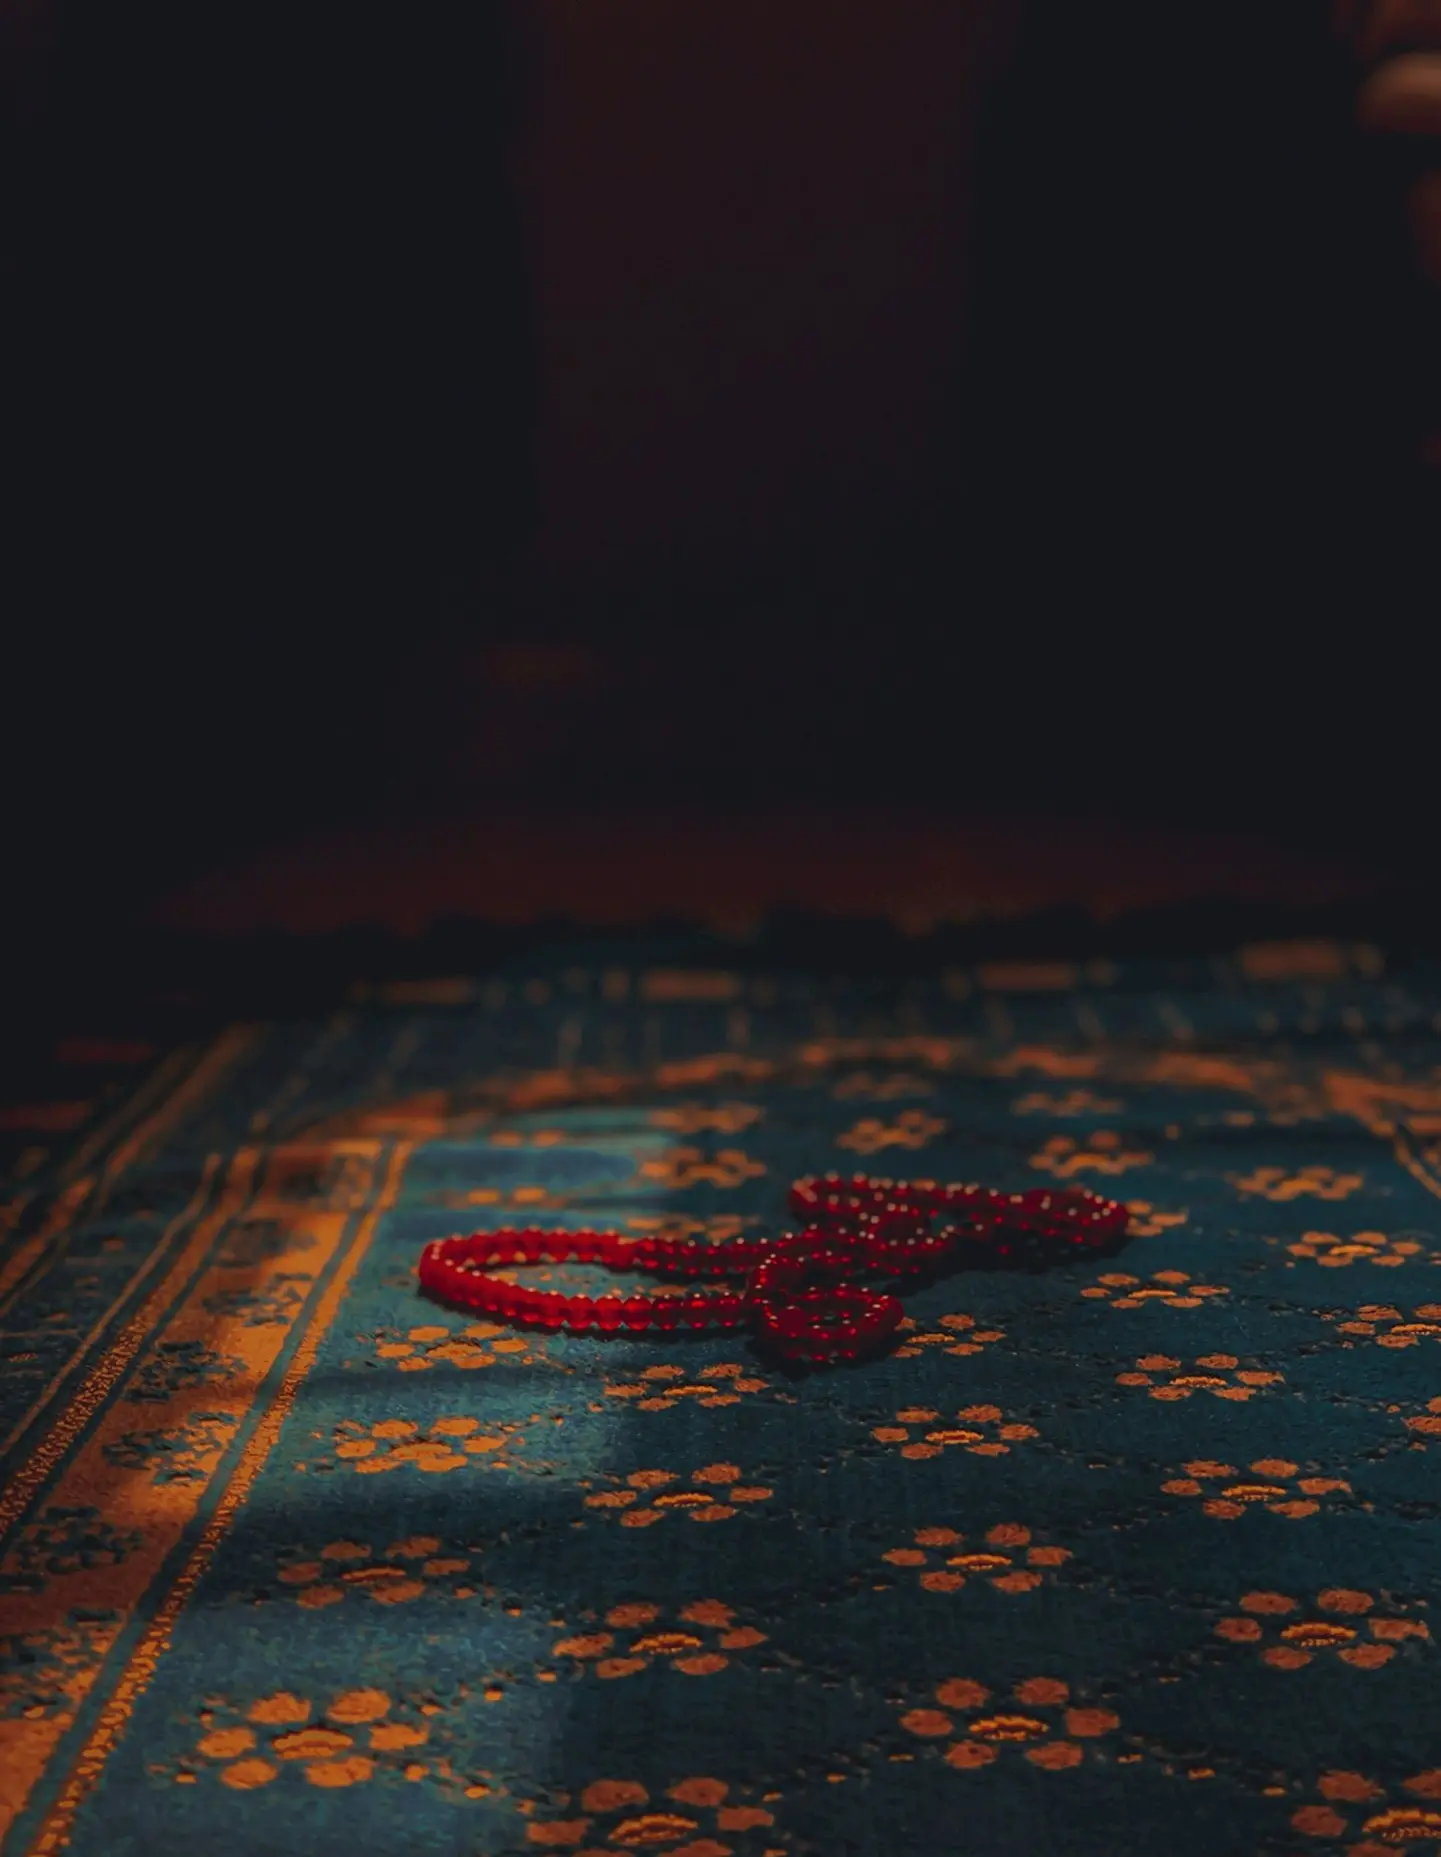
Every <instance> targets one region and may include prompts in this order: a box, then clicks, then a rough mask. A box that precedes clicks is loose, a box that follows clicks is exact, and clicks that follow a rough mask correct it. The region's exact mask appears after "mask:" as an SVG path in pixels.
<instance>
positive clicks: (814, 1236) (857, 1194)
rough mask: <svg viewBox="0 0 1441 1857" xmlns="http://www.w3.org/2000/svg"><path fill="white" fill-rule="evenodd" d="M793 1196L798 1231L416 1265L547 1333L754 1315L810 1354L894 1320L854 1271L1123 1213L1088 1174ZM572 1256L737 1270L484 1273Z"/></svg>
mask: <svg viewBox="0 0 1441 1857" xmlns="http://www.w3.org/2000/svg"><path fill="white" fill-rule="evenodd" d="M790 1206H791V1211H792V1212H793V1213H794V1214H795V1215H796V1216H797V1217H798V1218H800V1219H803V1220H804V1221H805V1227H804V1229H803V1230H802V1231H800V1232H799V1233H796V1234H790V1235H787V1236H785V1237H783V1238H780V1239H767V1240H758V1239H747V1238H736V1239H732V1240H731V1241H730V1242H729V1243H726V1244H720V1245H705V1244H698V1243H697V1242H696V1241H695V1240H694V1239H691V1238H625V1237H622V1236H621V1234H620V1233H619V1232H614V1231H579V1232H554V1231H541V1230H538V1229H535V1228H526V1229H523V1230H518V1229H515V1228H506V1229H504V1230H501V1231H494V1232H475V1233H473V1234H472V1235H471V1236H470V1237H468V1238H437V1239H436V1240H434V1242H433V1243H431V1244H428V1245H427V1246H426V1247H425V1249H424V1251H423V1252H422V1253H421V1257H420V1268H419V1277H420V1282H421V1286H422V1288H423V1289H425V1290H427V1291H428V1292H429V1293H430V1294H431V1295H432V1296H436V1297H438V1298H440V1299H441V1300H442V1301H444V1302H448V1303H454V1304H457V1305H459V1306H460V1307H462V1308H465V1309H473V1310H476V1311H478V1312H479V1313H481V1314H482V1315H487V1316H493V1317H496V1318H498V1319H499V1320H501V1321H505V1322H515V1323H522V1324H525V1325H526V1326H530V1327H536V1328H541V1329H546V1330H549V1331H550V1332H552V1333H557V1332H559V1331H561V1330H565V1331H566V1332H567V1333H569V1334H584V1333H586V1332H587V1331H589V1330H591V1329H595V1330H598V1331H599V1332H600V1333H601V1334H609V1335H614V1334H633V1335H639V1334H647V1333H650V1332H651V1331H653V1330H654V1331H657V1332H659V1333H661V1334H669V1333H671V1332H673V1331H675V1330H677V1329H682V1330H690V1331H698V1330H727V1329H736V1328H742V1327H751V1328H754V1330H755V1331H756V1334H757V1338H758V1339H759V1340H761V1341H763V1342H765V1343H767V1344H768V1345H769V1346H771V1347H772V1348H774V1349H775V1350H777V1351H778V1352H780V1353H782V1354H785V1355H787V1356H790V1357H791V1358H793V1359H797V1360H803V1361H809V1362H812V1363H816V1364H819V1363H821V1362H826V1361H836V1360H855V1359H858V1358H859V1357H860V1356H861V1355H863V1354H869V1353H872V1352H874V1351H875V1350H876V1349H877V1348H879V1347H881V1346H883V1345H884V1344H885V1343H886V1342H887V1341H889V1340H890V1338H891V1336H892V1335H894V1333H895V1331H896V1329H897V1328H898V1327H899V1326H900V1323H901V1320H902V1317H903V1315H904V1310H903V1308H902V1305H901V1302H900V1299H899V1297H896V1296H893V1295H889V1294H887V1293H886V1292H884V1291H878V1290H873V1289H869V1288H867V1287H865V1285H864V1282H863V1281H861V1280H862V1279H865V1278H867V1277H881V1278H889V1279H895V1278H906V1277H920V1276H930V1275H934V1274H935V1273H936V1272H938V1271H939V1270H941V1269H943V1268H946V1267H948V1266H953V1265H955V1264H956V1263H958V1262H960V1261H963V1260H964V1259H965V1258H967V1257H968V1256H969V1257H971V1258H980V1259H984V1257H985V1256H986V1255H987V1254H990V1255H991V1256H994V1257H998V1258H1006V1257H1010V1256H1013V1255H1015V1254H1016V1253H1017V1252H1018V1251H1025V1252H1027V1253H1029V1254H1038V1255H1047V1254H1055V1253H1060V1254H1062V1255H1064V1254H1066V1253H1068V1252H1071V1253H1074V1252H1085V1251H1095V1250H1100V1249H1103V1248H1105V1247H1106V1246H1108V1245H1111V1244H1114V1243H1115V1242H1117V1241H1118V1240H1119V1239H1120V1238H1122V1237H1123V1236H1124V1235H1125V1231H1126V1223H1127V1218H1128V1214H1127V1211H1126V1208H1125V1207H1124V1206H1123V1205H1121V1204H1119V1203H1118V1202H1117V1201H1116V1200H1112V1199H1102V1198H1101V1196H1100V1195H1099V1194H1097V1193H1092V1192H1089V1191H1087V1190H1086V1189H1084V1188H1067V1189H1064V1190H1059V1191H1054V1192H1053V1191H1051V1190H1050V1189H1049V1188H1044V1187H1043V1188H1038V1189H1033V1190H1032V1191H1030V1192H1026V1193H996V1192H992V1191H990V1190H989V1189H987V1188H985V1187H979V1186H962V1185H950V1186H939V1185H937V1184H936V1182H935V1181H933V1180H880V1179H872V1178H870V1177H869V1176H867V1175H865V1174H857V1175H855V1176H854V1177H853V1178H851V1179H849V1180H844V1179H842V1178H841V1177H840V1176H839V1175H837V1174H827V1175H825V1176H824V1177H823V1178H815V1177H808V1178H806V1179H803V1180H797V1181H796V1183H795V1185H794V1186H793V1187H792V1188H791V1191H790ZM572 1261H574V1262H575V1263H578V1264H601V1265H604V1266H605V1268H606V1269H607V1270H617V1271H645V1272H648V1273H650V1274H651V1275H654V1276H663V1277H680V1278H683V1279H712V1280H716V1281H720V1282H724V1281H726V1280H727V1279H743V1280H744V1281H743V1287H742V1288H741V1289H739V1290H727V1289H721V1290H713V1291H703V1290H694V1291H691V1292H690V1293H689V1294H688V1295H683V1296H643V1295H635V1296H625V1297H622V1296H616V1295H610V1296H599V1297H594V1298H593V1297H590V1296H562V1295H560V1294H558V1293H557V1292H555V1291H546V1290H529V1289H523V1288H519V1287H517V1286H516V1285H514V1284H511V1283H504V1282H501V1281H500V1280H499V1279H498V1278H496V1277H494V1276H492V1275H490V1274H489V1273H490V1271H491V1270H492V1269H494V1268H496V1267H497V1266H499V1267H501V1268H505V1267H508V1266H511V1265H516V1264H539V1263H554V1264H566V1263H570V1262H572Z"/></svg>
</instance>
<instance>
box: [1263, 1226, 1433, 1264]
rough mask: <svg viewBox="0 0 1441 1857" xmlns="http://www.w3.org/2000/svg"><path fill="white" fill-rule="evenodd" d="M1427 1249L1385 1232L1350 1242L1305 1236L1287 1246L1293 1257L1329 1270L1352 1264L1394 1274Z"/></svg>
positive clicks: (1329, 1235)
mask: <svg viewBox="0 0 1441 1857" xmlns="http://www.w3.org/2000/svg"><path fill="white" fill-rule="evenodd" d="M1424 1248H1425V1247H1424V1246H1423V1245H1421V1244H1419V1243H1418V1242H1417V1241H1416V1240H1415V1239H1414V1238H1388V1237H1387V1236H1386V1234H1385V1232H1357V1233H1356V1234H1355V1235H1354V1236H1353V1237H1351V1238H1338V1237H1337V1236H1336V1234H1335V1233H1334V1232H1303V1233H1302V1234H1301V1236H1300V1238H1298V1239H1297V1240H1296V1241H1295V1242H1294V1243H1292V1244H1288V1245H1287V1246H1286V1249H1287V1251H1288V1252H1289V1253H1290V1255H1291V1256H1292V1257H1295V1258H1301V1259H1303V1260H1304V1261H1306V1262H1308V1263H1316V1264H1320V1265H1321V1266H1322V1267H1323V1268H1324V1269H1327V1270H1344V1269H1346V1268H1348V1267H1349V1266H1350V1265H1352V1264H1376V1265H1379V1266H1380V1267H1381V1268H1383V1269H1391V1270H1395V1269H1399V1268H1400V1267H1401V1266H1402V1265H1403V1264H1409V1263H1410V1262H1411V1261H1412V1259H1413V1258H1417V1257H1419V1256H1420V1255H1421V1253H1422V1251H1423V1250H1424Z"/></svg>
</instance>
